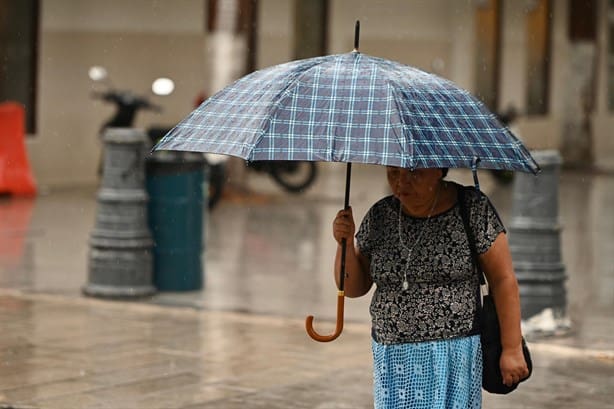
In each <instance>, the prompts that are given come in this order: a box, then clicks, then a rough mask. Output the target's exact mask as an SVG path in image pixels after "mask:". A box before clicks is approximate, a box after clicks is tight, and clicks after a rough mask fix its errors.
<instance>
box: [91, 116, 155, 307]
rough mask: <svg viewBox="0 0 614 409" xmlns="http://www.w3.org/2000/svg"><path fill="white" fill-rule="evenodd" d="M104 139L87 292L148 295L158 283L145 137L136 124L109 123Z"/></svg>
mask: <svg viewBox="0 0 614 409" xmlns="http://www.w3.org/2000/svg"><path fill="white" fill-rule="evenodd" d="M103 139H104V144H105V156H104V158H105V159H104V168H103V177H102V183H101V187H100V189H99V190H98V210H97V214H96V224H95V227H94V229H93V231H92V233H91V235H90V251H89V262H88V282H87V284H86V285H85V286H84V287H83V292H84V293H85V294H86V295H90V296H94V297H122V298H123V297H140V296H146V295H150V294H153V293H154V292H155V288H154V286H153V282H152V263H153V261H152V260H153V255H152V247H153V240H152V238H151V233H150V231H149V227H148V225H147V200H148V197H147V192H146V190H145V165H144V158H145V154H146V150H147V147H148V145H147V136H146V135H145V133H144V132H143V131H142V130H138V129H131V128H109V129H107V130H106V131H105V133H104V135H103Z"/></svg>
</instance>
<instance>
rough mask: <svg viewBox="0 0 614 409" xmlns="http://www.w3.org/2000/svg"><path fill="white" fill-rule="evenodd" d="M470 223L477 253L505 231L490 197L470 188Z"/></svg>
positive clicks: (486, 247) (481, 251) (483, 251)
mask: <svg viewBox="0 0 614 409" xmlns="http://www.w3.org/2000/svg"><path fill="white" fill-rule="evenodd" d="M469 196H470V203H469V205H470V209H471V216H470V223H471V228H472V229H473V232H474V237H475V245H476V250H477V252H478V254H483V253H486V252H487V251H488V249H490V247H491V246H492V244H493V242H494V241H495V239H496V238H497V237H498V236H499V234H501V233H505V232H506V230H505V226H504V225H503V222H502V221H501V218H500V217H499V214H498V213H497V210H496V209H495V207H494V206H493V204H492V203H491V201H490V199H489V198H488V197H487V196H486V195H485V194H484V193H482V192H481V191H478V190H475V189H471V194H470V195H469Z"/></svg>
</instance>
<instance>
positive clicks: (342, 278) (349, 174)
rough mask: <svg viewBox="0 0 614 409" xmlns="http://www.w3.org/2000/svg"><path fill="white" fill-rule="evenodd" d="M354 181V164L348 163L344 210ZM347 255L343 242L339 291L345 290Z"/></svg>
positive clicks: (347, 205) (343, 242)
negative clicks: (351, 183)
mask: <svg viewBox="0 0 614 409" xmlns="http://www.w3.org/2000/svg"><path fill="white" fill-rule="evenodd" d="M351 180H352V164H351V163H348V164H347V167H346V171H345V201H344V208H345V209H348V208H349V207H350V182H351ZM346 254H347V241H346V239H343V240H341V266H340V271H339V291H344V288H345V256H346Z"/></svg>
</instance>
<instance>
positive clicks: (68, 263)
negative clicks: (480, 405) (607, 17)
mask: <svg viewBox="0 0 614 409" xmlns="http://www.w3.org/2000/svg"><path fill="white" fill-rule="evenodd" d="M320 165H321V169H320V170H321V172H320V177H319V179H318V181H317V182H316V184H315V185H314V186H313V187H312V188H311V189H310V190H308V191H307V192H305V193H304V194H302V195H298V196H291V195H288V194H285V193H283V192H281V191H280V190H279V189H278V188H277V187H276V186H274V185H273V184H272V182H270V181H269V180H267V178H266V177H264V176H258V175H252V174H250V176H249V177H250V181H249V182H250V186H251V187H252V189H253V190H254V191H255V192H258V194H259V196H258V200H254V201H250V198H249V197H246V198H244V200H242V201H237V200H235V201H232V202H222V203H221V204H220V205H219V207H218V208H216V209H215V210H214V211H213V212H211V213H209V214H207V216H206V217H205V220H206V246H205V247H206V249H205V256H204V265H205V267H204V274H205V288H204V289H203V290H202V291H195V292H188V293H160V294H158V295H156V296H155V297H153V299H152V302H154V303H158V304H170V305H180V306H194V307H198V308H206V309H216V310H230V311H246V312H253V313H259V314H269V315H279V316H287V317H299V318H300V317H304V316H306V315H309V314H313V315H315V317H316V324H317V323H318V321H319V320H324V321H328V320H331V319H333V318H334V316H335V311H336V310H335V305H336V290H335V288H334V285H333V280H332V273H331V269H332V260H333V257H334V251H335V243H334V241H333V239H332V235H331V232H330V230H331V228H330V224H331V221H332V219H333V216H334V214H335V213H336V212H337V210H338V209H339V208H340V207H342V204H343V194H344V183H345V177H344V176H345V167H344V166H343V165H341V164H320ZM481 177H482V188H483V190H484V191H485V192H486V193H487V194H489V195H490V196H491V198H492V200H493V202H494V204H495V206H496V207H497V208H498V210H499V212H500V214H501V216H502V218H503V220H504V222H506V223H509V217H510V214H511V206H512V193H511V191H512V188H511V186H503V185H497V184H496V183H495V182H494V181H493V180H492V179H491V178H490V177H489V174H488V173H487V172H483V174H482V176H481ZM448 178H449V179H452V180H457V181H460V182H462V183H464V184H470V183H471V177H470V174H469V173H468V172H466V171H462V170H452V171H451V172H450V175H449V176H448ZM613 187H614V176H612V175H600V174H588V173H574V172H563V173H562V176H561V185H560V192H559V193H560V221H561V224H562V228H563V230H562V253H563V262H564V264H565V266H566V270H567V276H568V281H567V289H568V312H569V316H570V318H571V319H572V320H573V326H574V330H575V332H577V334H576V335H577V339H576V340H575V341H574V342H577V343H579V344H584V343H591V342H592V343H597V344H599V339H604V340H612V337H614V335H612V334H610V332H611V331H608V330H607V329H603V326H601V327H600V325H599V324H600V323H601V322H602V320H603V317H605V316H606V315H607V314H609V313H610V312H611V311H612V310H613V307H614V267H612V266H613V265H614V264H613V263H612V262H611V259H612V256H611V254H612V250H614V248H613V246H614V245H613V244H612V243H614V219H613V218H612V217H610V215H611V214H612V210H613V209H614V189H613ZM387 192H388V190H387V186H386V182H385V176H384V168H383V167H379V166H368V165H362V166H360V165H359V166H355V167H354V172H353V182H352V191H351V198H352V199H351V204H352V206H353V209H354V215H355V217H356V219H357V222H359V220H360V219H361V218H362V215H364V213H365V212H366V211H367V209H368V208H369V206H370V205H371V204H372V203H374V202H375V201H376V200H377V199H379V198H380V197H382V196H384V195H386V194H387ZM95 194H96V191H95V189H94V188H90V189H71V190H58V191H53V192H52V193H50V194H48V195H42V196H40V197H38V198H36V199H35V200H21V199H16V198H15V199H14V198H8V199H7V198H4V199H3V200H2V201H0V220H1V221H2V225H1V227H0V243H1V244H2V247H1V250H0V286H2V287H5V288H19V289H25V290H32V291H37V292H50V293H59V294H67V295H72V296H80V288H81V286H82V285H83V284H84V283H85V280H86V279H87V266H86V264H87V251H88V237H89V233H90V231H91V229H92V228H93V223H94V216H95V211H96V201H95ZM263 198H264V199H263ZM346 318H347V319H348V321H350V322H351V321H355V322H362V323H366V322H368V320H369V317H368V297H363V298H361V299H357V300H355V299H352V300H348V301H347V303H346ZM323 325H327V323H324V324H323ZM587 326H588V328H590V329H591V330H590V331H588V330H587V328H585V327H587ZM594 327H596V328H594ZM605 342H606V341H604V343H605ZM613 344H614V342H613Z"/></svg>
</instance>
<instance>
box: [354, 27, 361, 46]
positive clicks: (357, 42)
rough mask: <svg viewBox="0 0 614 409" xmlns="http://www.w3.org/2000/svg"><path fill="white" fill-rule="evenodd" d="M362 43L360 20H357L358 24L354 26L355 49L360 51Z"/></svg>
mask: <svg viewBox="0 0 614 409" xmlns="http://www.w3.org/2000/svg"><path fill="white" fill-rule="evenodd" d="M359 45H360V20H356V26H355V27H354V51H356V52H358V47H359Z"/></svg>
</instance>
